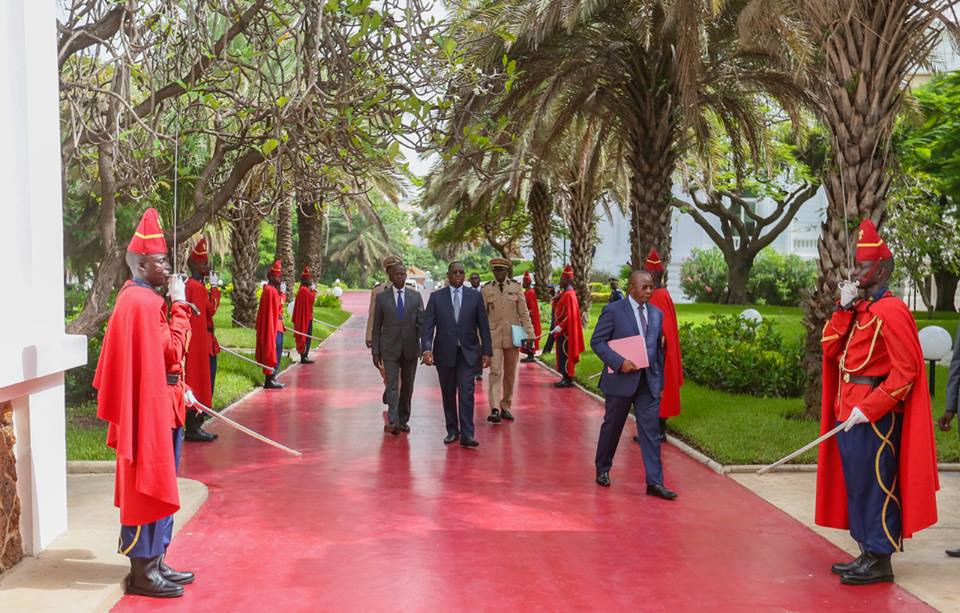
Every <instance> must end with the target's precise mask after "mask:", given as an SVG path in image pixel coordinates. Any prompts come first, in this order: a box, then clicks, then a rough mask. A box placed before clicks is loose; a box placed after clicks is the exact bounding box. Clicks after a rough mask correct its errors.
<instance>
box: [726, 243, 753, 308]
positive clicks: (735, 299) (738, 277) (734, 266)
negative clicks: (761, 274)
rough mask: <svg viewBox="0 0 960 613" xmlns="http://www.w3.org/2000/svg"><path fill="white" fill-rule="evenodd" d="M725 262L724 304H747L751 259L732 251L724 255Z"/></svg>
mask: <svg viewBox="0 0 960 613" xmlns="http://www.w3.org/2000/svg"><path fill="white" fill-rule="evenodd" d="M724 260H726V262H727V296H726V299H725V300H724V301H723V302H724V303H725V304H747V303H748V302H749V300H748V297H747V279H748V278H749V277H750V269H751V268H753V258H752V257H751V256H750V255H749V254H746V253H742V252H740V251H733V252H732V253H730V254H724Z"/></svg>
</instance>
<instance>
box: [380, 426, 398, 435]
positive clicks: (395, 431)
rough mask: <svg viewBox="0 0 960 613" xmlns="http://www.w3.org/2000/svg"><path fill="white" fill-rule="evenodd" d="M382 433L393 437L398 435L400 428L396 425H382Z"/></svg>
mask: <svg viewBox="0 0 960 613" xmlns="http://www.w3.org/2000/svg"><path fill="white" fill-rule="evenodd" d="M383 431H384V432H388V433H390V434H393V435H397V434H400V426H398V425H397V424H383Z"/></svg>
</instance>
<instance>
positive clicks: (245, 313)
mask: <svg viewBox="0 0 960 613" xmlns="http://www.w3.org/2000/svg"><path fill="white" fill-rule="evenodd" d="M234 214H235V215H236V217H235V218H234V219H233V220H232V221H231V223H230V229H231V231H230V250H231V251H232V253H233V262H232V263H231V265H230V272H231V273H232V274H233V318H234V319H236V320H237V321H239V322H240V323H242V324H243V325H245V326H253V325H255V324H256V321H257V308H258V306H259V304H258V300H257V287H258V285H259V284H258V283H257V265H258V264H259V263H260V262H259V257H260V250H259V243H260V221H261V217H260V213H259V212H258V211H257V209H256V207H253V206H247V207H244V208H243V209H241V210H236V211H234Z"/></svg>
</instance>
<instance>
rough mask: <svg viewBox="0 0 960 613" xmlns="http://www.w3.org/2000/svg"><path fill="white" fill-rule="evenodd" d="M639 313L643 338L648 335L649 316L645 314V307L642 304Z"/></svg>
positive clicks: (638, 309) (638, 308)
mask: <svg viewBox="0 0 960 613" xmlns="http://www.w3.org/2000/svg"><path fill="white" fill-rule="evenodd" d="M637 311H639V313H640V334H641V335H643V336H646V335H647V316H646V315H644V313H643V305H642V304H641V305H640V306H639V307H637Z"/></svg>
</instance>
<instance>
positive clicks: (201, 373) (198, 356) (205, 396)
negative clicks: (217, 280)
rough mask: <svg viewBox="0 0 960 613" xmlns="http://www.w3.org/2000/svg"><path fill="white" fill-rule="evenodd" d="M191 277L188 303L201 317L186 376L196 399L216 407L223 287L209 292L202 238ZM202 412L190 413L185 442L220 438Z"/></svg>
mask: <svg viewBox="0 0 960 613" xmlns="http://www.w3.org/2000/svg"><path fill="white" fill-rule="evenodd" d="M187 268H189V269H190V278H189V279H187V284H186V288H187V302H189V303H190V304H192V305H193V306H195V307H197V310H198V311H200V314H199V315H194V316H193V317H191V318H190V330H191V332H190V346H189V347H188V349H187V362H186V368H185V371H184V376H185V379H186V381H187V385H189V386H190V389H192V390H193V393H194V395H195V396H196V397H197V400H199V401H200V402H202V403H203V404H204V405H206V406H208V407H213V374H214V370H213V369H212V368H211V367H210V356H211V355H213V347H211V343H212V342H213V316H214V315H215V314H216V312H217V307H218V306H220V288H218V287H217V286H216V284H214V283H212V282H211V288H210V290H209V291H208V290H207V286H206V285H204V283H203V280H204V277H206V276H207V275H209V274H210V258H209V256H208V254H207V239H205V238H201V239H200V240H199V242H197V244H196V245H195V246H194V248H193V250H192V251H191V252H190V257H188V258H187ZM203 419H204V416H203V413H202V412H200V411H198V410H196V409H188V410H187V423H186V428H185V431H184V439H186V440H188V441H193V442H198V443H209V442H211V441H215V440H216V439H217V435H216V434H214V433H212V432H207V431H206V430H204V429H203Z"/></svg>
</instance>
